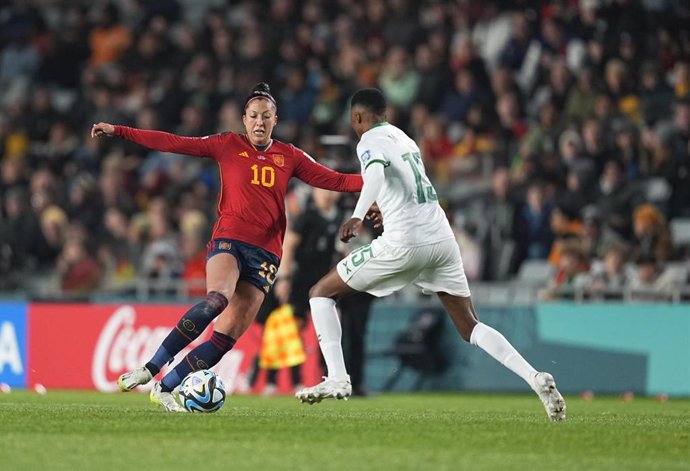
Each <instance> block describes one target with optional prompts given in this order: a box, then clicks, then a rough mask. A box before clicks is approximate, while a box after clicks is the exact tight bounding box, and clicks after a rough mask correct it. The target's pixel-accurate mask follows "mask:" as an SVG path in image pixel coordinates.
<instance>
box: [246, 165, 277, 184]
mask: <svg viewBox="0 0 690 471" xmlns="http://www.w3.org/2000/svg"><path fill="white" fill-rule="evenodd" d="M252 176H253V178H252V181H251V182H250V183H251V184H252V185H261V186H265V187H266V188H271V187H272V186H273V185H274V184H275V181H276V169H274V168H273V167H271V166H269V165H264V166H263V167H261V168H259V166H258V165H257V164H254V165H252Z"/></svg>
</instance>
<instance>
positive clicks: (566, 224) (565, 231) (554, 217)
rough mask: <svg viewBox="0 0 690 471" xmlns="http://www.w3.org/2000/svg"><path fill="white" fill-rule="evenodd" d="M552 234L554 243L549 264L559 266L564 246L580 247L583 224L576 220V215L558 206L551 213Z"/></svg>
mask: <svg viewBox="0 0 690 471" xmlns="http://www.w3.org/2000/svg"><path fill="white" fill-rule="evenodd" d="M551 232H552V233H553V235H554V241H553V244H551V253H550V254H549V262H551V264H552V265H554V266H558V265H559V261H560V258H561V254H562V252H563V247H564V246H566V245H569V244H570V245H572V244H573V243H574V242H576V243H578V246H580V244H579V237H580V234H581V233H582V223H581V222H580V221H579V220H578V219H576V213H571V212H569V211H568V210H567V209H565V208H563V207H559V206H556V207H555V208H554V209H553V211H551Z"/></svg>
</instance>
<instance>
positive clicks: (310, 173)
mask: <svg viewBox="0 0 690 471" xmlns="http://www.w3.org/2000/svg"><path fill="white" fill-rule="evenodd" d="M294 155H295V158H296V159H297V164H296V165H295V173H294V175H295V176H296V177H297V178H299V179H300V180H302V181H303V182H305V183H308V184H309V185H311V186H315V187H317V188H323V189H325V190H332V191H346V192H350V193H353V192H357V191H360V190H361V189H362V176H361V175H353V174H347V173H340V172H336V171H334V170H331V169H330V168H328V167H325V166H323V165H321V164H320V163H318V162H316V161H315V160H314V159H312V158H311V157H310V156H309V155H308V154H307V153H306V152H304V151H302V150H300V149H297V148H294Z"/></svg>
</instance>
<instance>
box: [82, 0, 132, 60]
mask: <svg viewBox="0 0 690 471" xmlns="http://www.w3.org/2000/svg"><path fill="white" fill-rule="evenodd" d="M119 17H120V14H119V11H118V9H117V7H116V6H115V4H114V3H108V4H107V5H105V6H104V7H103V11H102V12H101V17H100V18H99V22H98V23H99V24H98V26H97V27H95V28H94V29H93V30H92V31H91V34H90V35H89V46H91V64H92V65H94V66H100V65H105V64H110V63H112V62H116V61H118V60H119V59H120V57H121V56H122V53H123V52H125V50H127V48H128V47H129V45H130V43H131V42H132V36H131V34H130V33H129V30H127V28H126V27H125V26H124V25H122V24H121V23H120V22H119V20H120V18H119Z"/></svg>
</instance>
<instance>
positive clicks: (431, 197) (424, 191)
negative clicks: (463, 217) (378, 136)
mask: <svg viewBox="0 0 690 471" xmlns="http://www.w3.org/2000/svg"><path fill="white" fill-rule="evenodd" d="M402 159H403V160H404V161H405V162H407V163H408V164H410V167H411V168H412V172H413V173H414V181H415V183H416V184H417V203H419V204H423V203H426V202H427V201H438V196H436V191H435V190H434V187H433V186H431V185H425V184H424V183H423V182H422V175H423V173H422V172H423V171H424V166H423V165H422V157H421V156H420V155H419V152H408V153H406V154H403V155H402Z"/></svg>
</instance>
